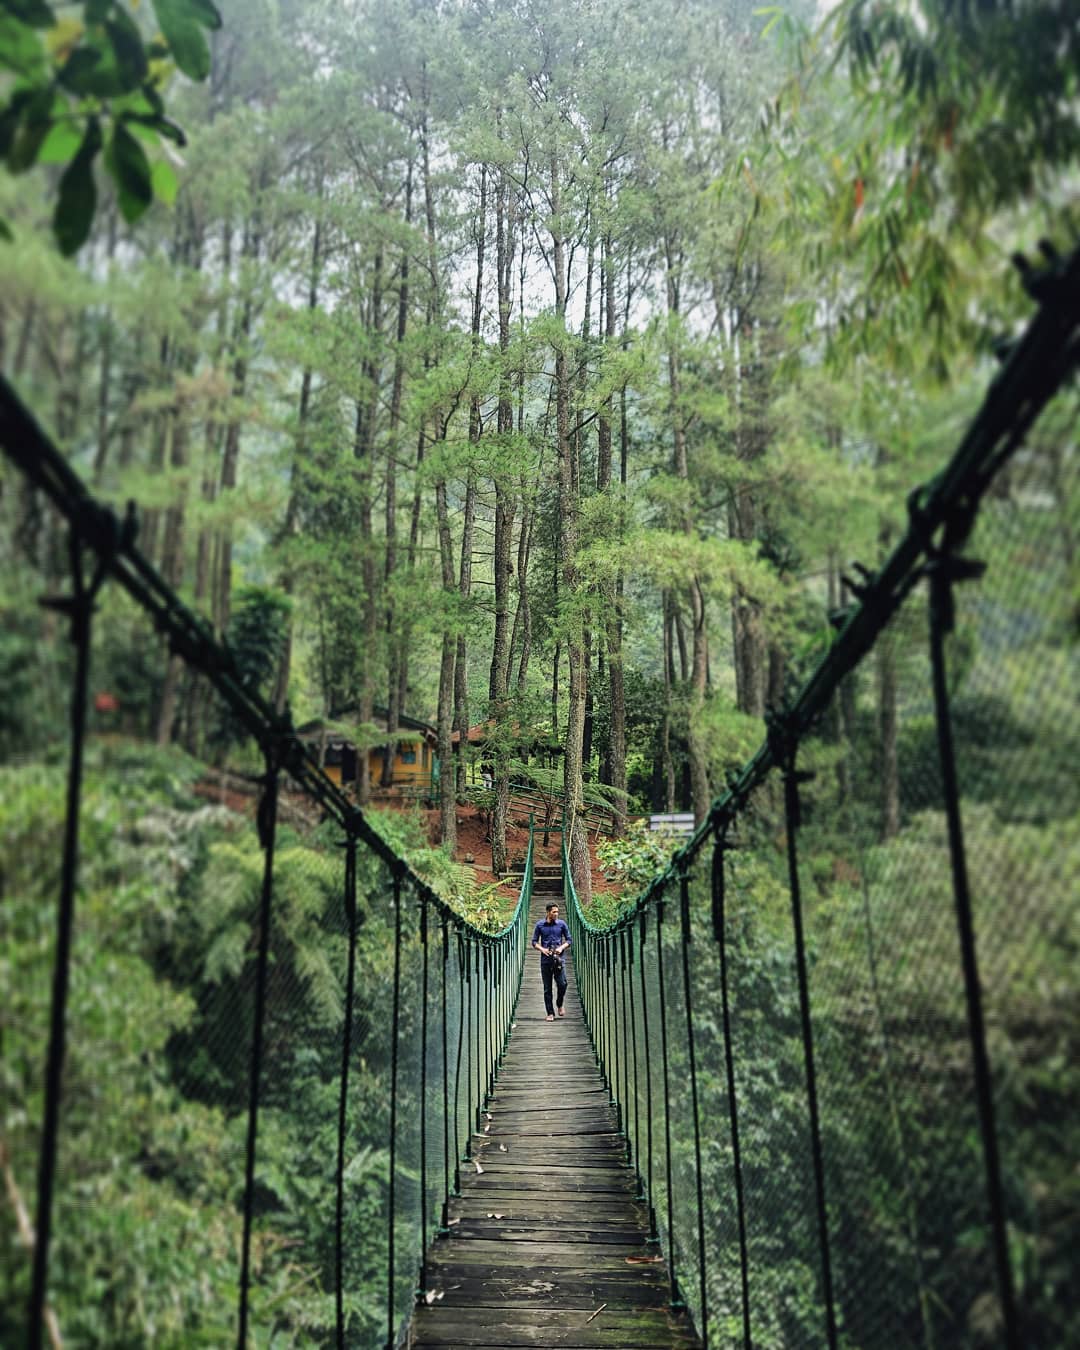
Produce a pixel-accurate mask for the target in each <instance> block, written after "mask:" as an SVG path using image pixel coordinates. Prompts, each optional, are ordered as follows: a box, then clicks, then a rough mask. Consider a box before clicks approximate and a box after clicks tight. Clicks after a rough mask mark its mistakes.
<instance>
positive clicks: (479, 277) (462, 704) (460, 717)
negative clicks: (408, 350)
mask: <svg viewBox="0 0 1080 1350" xmlns="http://www.w3.org/2000/svg"><path fill="white" fill-rule="evenodd" d="M486 235H487V166H486V165H481V166H480V206H479V217H478V220H477V228H476V236H475V240H476V287H475V289H474V291H473V306H472V323H471V333H472V350H473V356H474V359H475V358H476V357H477V356H478V355H479V352H480V316H481V313H482V305H483V297H484V250H485V243H486ZM480 435H481V425H480V397H479V395H478V394H476V393H474V394H473V395H472V397H471V399H470V402H469V443H470V444H471V445H475V444H476V443H477V442H478V441H479V440H480ZM473 464H474V457H473V456H470V460H469V466H468V469H467V470H466V477H465V505H464V510H463V513H462V525H461V570H460V573H459V579H458V591H459V593H460V595H461V598H462V600H463V601H467V600H468V599H469V597H470V596H471V595H472V564H473V536H474V531H475V525H476V471H475V469H474V467H473ZM454 729H455V731H457V732H458V733H459V735H460V742H459V750H460V755H459V758H458V774H459V776H461V778H462V781H464V773H465V755H466V750H467V748H468V739H467V733H468V730H469V652H468V643H467V641H466V638H465V634H464V633H459V634H458V640H457V655H456V659H455V665H454Z"/></svg>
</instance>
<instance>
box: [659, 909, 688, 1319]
mask: <svg viewBox="0 0 1080 1350" xmlns="http://www.w3.org/2000/svg"><path fill="white" fill-rule="evenodd" d="M665 903H666V901H665V899H664V897H663V895H661V896H660V897H659V898H658V899H657V901H656V977H657V984H658V985H659V989H660V1061H661V1063H662V1064H663V1066H664V1179H665V1185H666V1188H667V1231H668V1276H669V1279H670V1284H671V1306H672V1307H673V1308H681V1307H682V1306H683V1301H682V1299H681V1298H680V1297H679V1281H678V1275H677V1273H676V1269H675V1221H674V1214H675V1197H674V1195H673V1186H672V1171H671V1070H670V1066H669V1064H668V1043H667V999H666V998H665V996H664V905H665Z"/></svg>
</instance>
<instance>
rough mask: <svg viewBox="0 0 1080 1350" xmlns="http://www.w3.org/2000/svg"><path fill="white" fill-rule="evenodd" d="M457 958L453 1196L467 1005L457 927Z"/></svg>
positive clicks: (456, 1180) (458, 1169)
mask: <svg viewBox="0 0 1080 1350" xmlns="http://www.w3.org/2000/svg"><path fill="white" fill-rule="evenodd" d="M455 936H456V938H457V957H458V1034H457V1055H456V1057H455V1065H454V1195H455V1196H458V1195H460V1194H461V1163H462V1155H461V1133H460V1130H461V1060H462V1055H463V1049H464V1045H465V1042H466V1041H467V1040H468V1030H467V1024H466V1020H465V1018H466V1008H467V1004H468V985H467V980H468V976H467V972H466V969H465V939H464V937H463V936H462V933H461V928H460V927H459V928H458V930H457V933H456V935H455ZM468 1149H469V1145H468V1142H467V1141H466V1144H465V1157H466V1159H467V1158H468V1156H469V1154H468Z"/></svg>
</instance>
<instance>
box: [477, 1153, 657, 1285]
mask: <svg viewBox="0 0 1080 1350" xmlns="http://www.w3.org/2000/svg"><path fill="white" fill-rule="evenodd" d="M476 1175H477V1176H478V1177H482V1176H483V1175H484V1169H483V1168H482V1167H481V1166H480V1164H479V1163H476ZM656 1259H657V1260H658V1261H659V1260H660V1257H659V1256H658V1257H657V1258H656Z"/></svg>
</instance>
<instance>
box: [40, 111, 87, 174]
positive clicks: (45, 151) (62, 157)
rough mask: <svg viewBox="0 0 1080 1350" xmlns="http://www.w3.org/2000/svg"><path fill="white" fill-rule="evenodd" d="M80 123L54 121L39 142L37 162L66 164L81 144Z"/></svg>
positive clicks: (81, 131) (81, 130)
mask: <svg viewBox="0 0 1080 1350" xmlns="http://www.w3.org/2000/svg"><path fill="white" fill-rule="evenodd" d="M82 133H83V129H82V125H81V123H80V124H76V123H75V122H70V121H67V122H56V123H54V124H53V126H52V128H51V130H50V131H49V134H48V135H47V136H46V137H45V139H44V141H42V143H41V149H40V150H39V151H38V157H37V162H38V163H39V164H66V163H67V162H68V160H69V159H70V158H71V156H72V155H73V154H75V152H76V151H77V150H78V148H79V146H80V145H81V144H82Z"/></svg>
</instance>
